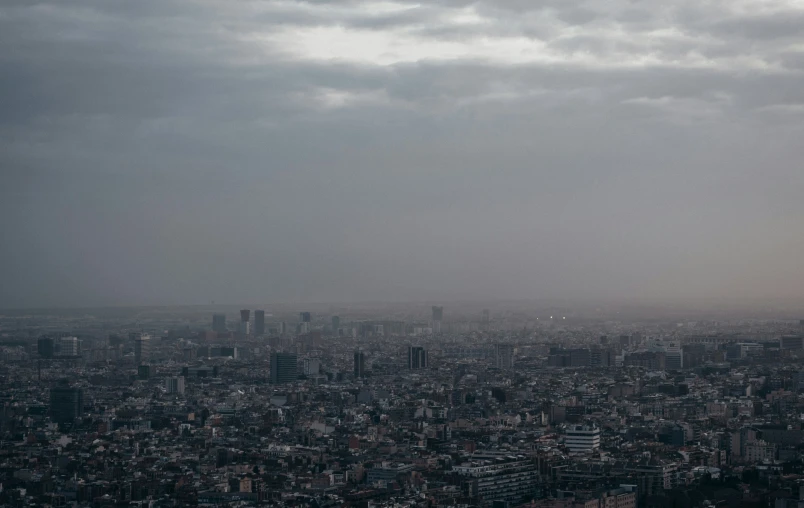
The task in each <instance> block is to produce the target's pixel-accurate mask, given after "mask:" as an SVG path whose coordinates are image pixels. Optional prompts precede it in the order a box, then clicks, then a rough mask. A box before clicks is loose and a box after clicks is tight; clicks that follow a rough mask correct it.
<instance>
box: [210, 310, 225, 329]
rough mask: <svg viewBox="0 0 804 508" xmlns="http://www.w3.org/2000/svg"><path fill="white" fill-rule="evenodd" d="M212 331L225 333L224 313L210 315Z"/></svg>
mask: <svg viewBox="0 0 804 508" xmlns="http://www.w3.org/2000/svg"><path fill="white" fill-rule="evenodd" d="M212 331H213V332H217V333H226V314H213V315H212Z"/></svg>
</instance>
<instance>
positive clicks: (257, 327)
mask: <svg viewBox="0 0 804 508" xmlns="http://www.w3.org/2000/svg"><path fill="white" fill-rule="evenodd" d="M254 335H265V311H264V310H255V311H254Z"/></svg>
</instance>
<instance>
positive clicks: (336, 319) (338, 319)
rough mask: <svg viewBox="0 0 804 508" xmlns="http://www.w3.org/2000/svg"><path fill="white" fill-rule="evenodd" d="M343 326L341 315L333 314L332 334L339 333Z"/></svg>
mask: <svg viewBox="0 0 804 508" xmlns="http://www.w3.org/2000/svg"><path fill="white" fill-rule="evenodd" d="M340 327H341V317H340V316H332V335H338V329H339V328H340Z"/></svg>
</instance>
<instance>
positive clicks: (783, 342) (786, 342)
mask: <svg viewBox="0 0 804 508" xmlns="http://www.w3.org/2000/svg"><path fill="white" fill-rule="evenodd" d="M779 347H780V348H781V349H802V347H804V341H802V337H801V335H785V336H783V337H782V338H781V339H779Z"/></svg>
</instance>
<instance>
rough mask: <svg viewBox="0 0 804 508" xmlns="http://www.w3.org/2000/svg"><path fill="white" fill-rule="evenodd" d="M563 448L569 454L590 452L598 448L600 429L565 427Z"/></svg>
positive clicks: (576, 426) (582, 426)
mask: <svg viewBox="0 0 804 508" xmlns="http://www.w3.org/2000/svg"><path fill="white" fill-rule="evenodd" d="M564 446H566V447H567V448H568V449H569V450H570V451H571V452H591V451H594V450H597V449H598V448H600V429H599V428H598V427H587V426H584V425H571V426H569V427H567V431H566V434H565V435H564Z"/></svg>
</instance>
